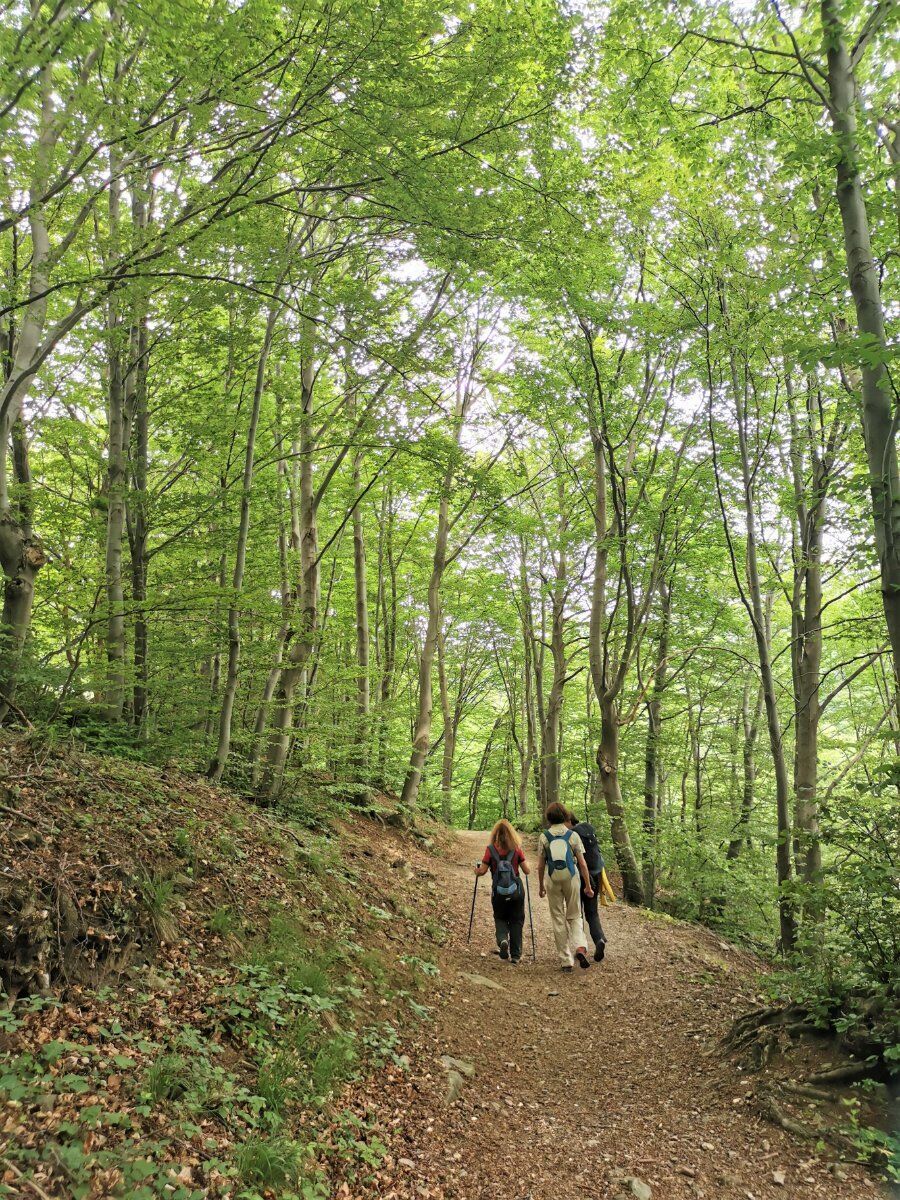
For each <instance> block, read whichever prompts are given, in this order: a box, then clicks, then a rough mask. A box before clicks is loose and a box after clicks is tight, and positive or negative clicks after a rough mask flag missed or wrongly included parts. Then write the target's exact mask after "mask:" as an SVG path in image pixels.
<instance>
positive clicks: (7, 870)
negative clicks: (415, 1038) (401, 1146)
mask: <svg viewBox="0 0 900 1200" xmlns="http://www.w3.org/2000/svg"><path fill="white" fill-rule="evenodd" d="M0 788H2V798H0V806H2V808H0V811H2V818H3V820H2V824H0V863H2V873H0V978H2V983H3V988H4V990H6V991H7V992H8V994H9V996H10V997H16V996H18V1000H17V1001H16V1003H15V1004H14V1005H13V1006H12V1007H11V1008H5V1009H4V1010H3V1013H2V1016H0V1195H9V1196H19V1195H21V1196H32V1197H33V1196H34V1195H35V1194H37V1195H39V1196H53V1197H78V1198H82V1197H92V1198H93V1197H101V1196H104V1197H105V1196H110V1197H112V1196H127V1197H129V1198H131V1200H142V1198H144V1197H155V1196H168V1197H172V1200H199V1198H200V1197H207V1196H210V1197H212V1196H233V1195H238V1194H240V1195H243V1196H250V1195H259V1194H263V1192H265V1190H266V1189H267V1188H274V1189H275V1190H276V1191H277V1194H278V1195H280V1196H288V1195H294V1194H298V1195H302V1196H303V1197H304V1200H308V1198H310V1197H317V1196H325V1195H329V1194H330V1183H329V1182H328V1181H329V1180H330V1179H332V1178H336V1177H340V1178H342V1179H347V1180H350V1181H352V1180H353V1179H354V1178H355V1177H356V1176H357V1175H358V1173H359V1172H364V1171H365V1170H366V1169H367V1164H370V1163H372V1162H374V1161H379V1160H380V1151H379V1148H378V1147H379V1143H378V1139H377V1138H374V1137H372V1136H371V1131H370V1130H369V1128H368V1127H367V1125H366V1124H365V1122H360V1121H358V1120H357V1119H356V1118H355V1117H354V1116H353V1115H352V1114H351V1113H350V1112H349V1111H348V1110H347V1109H346V1108H345V1107H343V1106H342V1101H341V1091H342V1088H344V1086H345V1085H346V1083H347V1081H348V1080H350V1079H352V1078H357V1077H360V1076H365V1075H366V1074H368V1073H370V1072H372V1071H376V1070H377V1071H380V1072H388V1073H391V1072H393V1071H399V1070H400V1069H401V1059H400V1057H399V1050H398V1045H399V1041H400V1039H401V1037H402V1035H403V1030H404V1029H405V1028H406V1027H407V1026H408V1024H409V1023H410V1021H411V1020H414V1019H418V1018H419V1017H421V1016H422V1015H423V1013H424V1009H422V1008H421V1007H420V998H421V997H420V993H421V992H422V990H423V984H424V983H426V982H427V975H425V974H423V971H427V970H429V962H430V959H431V956H432V955H433V953H434V948H435V945H436V944H437V942H439V941H440V940H441V939H442V937H443V936H444V935H443V930H442V926H441V924H440V922H439V914H440V909H441V905H440V903H439V899H438V897H437V895H436V892H435V885H434V883H433V881H432V882H429V863H430V859H429V858H428V855H427V852H426V851H425V850H423V849H422V848H421V846H422V842H421V836H422V835H420V837H419V838H418V839H417V838H416V837H413V836H412V835H411V834H401V833H399V832H396V831H392V830H390V829H389V828H388V827H387V826H386V825H384V824H383V823H382V821H381V820H379V819H376V818H375V817H373V816H371V815H370V816H368V817H363V816H360V817H359V818H358V819H356V820H353V821H346V820H345V821H343V822H336V821H334V820H333V819H324V820H323V821H322V823H321V824H320V825H318V826H317V827H316V828H312V829H311V828H305V827H304V826H303V825H302V824H300V823H298V822H296V821H294V822H290V823H289V822H287V821H286V820H285V819H284V818H282V817H280V816H278V815H276V814H274V813H272V812H267V811H266V810H264V809H261V808H259V807H257V806H255V805H253V804H250V803H248V802H247V801H245V800H243V799H241V798H239V797H237V796H234V795H230V794H228V793H227V792H224V791H220V790H218V789H215V788H213V787H210V786H209V785H207V784H206V783H205V782H203V781H200V780H198V779H197V778H196V777H192V776H189V775H185V774H182V773H180V772H178V771H176V770H155V769H152V768H148V767H145V766H138V765H135V764H133V763H130V762H126V761H122V760H120V759H115V758H108V757H99V756H93V755H89V754H85V753H83V752H81V751H80V750H75V749H73V748H58V749H48V748H46V747H43V746H40V745H36V744H31V743H29V742H25V743H22V744H18V745H16V744H7V745H6V746H4V748H3V753H2V761H0ZM387 815H389V814H387ZM392 864H396V869H392ZM410 864H414V866H415V870H416V872H417V882H416V887H415V895H414V896H412V895H411V894H410V893H411V885H410V882H409V878H408V877H409V876H410V875H411V874H412V872H413V867H412V866H411V865H410ZM413 901H414V904H413ZM296 1181H302V1182H296ZM267 1194H268V1193H267Z"/></svg>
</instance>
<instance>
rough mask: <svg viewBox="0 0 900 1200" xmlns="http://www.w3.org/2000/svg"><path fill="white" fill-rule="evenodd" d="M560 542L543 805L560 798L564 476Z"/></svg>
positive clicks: (565, 587)
mask: <svg viewBox="0 0 900 1200" xmlns="http://www.w3.org/2000/svg"><path fill="white" fill-rule="evenodd" d="M557 500H558V503H559V529H558V537H559V544H558V546H557V548H556V554H555V555H554V563H553V568H554V569H553V587H552V591H551V594H550V657H551V661H552V664H553V675H552V678H551V681H550V690H549V692H548V694H547V699H546V703H545V705H544V717H543V722H542V724H541V776H542V779H543V788H542V792H543V802H544V806H545V807H546V806H547V805H548V804H553V803H555V802H556V801H558V800H559V798H560V767H561V763H560V740H561V737H562V709H563V699H564V693H565V685H566V669H567V661H566V643H565V619H566V614H565V606H566V599H567V597H568V593H569V580H568V560H567V553H566V536H567V532H568V525H569V522H568V518H567V515H566V503H565V494H564V490H563V477H562V475H561V474H560V476H559V495H558V497H557Z"/></svg>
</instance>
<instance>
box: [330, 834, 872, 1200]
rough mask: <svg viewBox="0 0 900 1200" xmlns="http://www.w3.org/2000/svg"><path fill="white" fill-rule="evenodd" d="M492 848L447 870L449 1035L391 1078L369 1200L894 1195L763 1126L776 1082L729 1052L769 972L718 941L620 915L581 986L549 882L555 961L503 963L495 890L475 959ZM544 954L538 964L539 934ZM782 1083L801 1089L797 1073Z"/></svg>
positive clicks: (472, 846)
mask: <svg viewBox="0 0 900 1200" xmlns="http://www.w3.org/2000/svg"><path fill="white" fill-rule="evenodd" d="M485 840H486V838H485V835H484V834H483V833H464V834H460V835H459V836H458V838H457V841H456V843H455V847H454V849H453V851H452V852H451V854H450V855H449V856H448V857H446V858H445V859H444V860H443V862H442V863H441V864H439V866H438V871H439V873H440V876H443V878H438V879H437V881H436V882H437V883H438V885H439V887H440V889H441V890H442V893H443V895H444V896H446V900H447V906H448V907H449V908H450V909H451V910H452V912H451V913H449V914H448V913H445V919H446V917H447V916H452V919H453V923H454V927H455V929H456V930H457V931H458V932H457V934H456V935H455V936H454V940H453V943H452V944H451V945H450V946H449V947H448V948H447V949H446V952H445V953H444V955H443V958H442V962H441V979H440V981H439V984H438V986H437V988H436V992H437V995H436V997H435V1000H436V1001H437V1006H436V1012H435V1020H434V1022H433V1023H432V1024H430V1025H428V1026H426V1027H425V1031H424V1033H423V1035H422V1040H421V1043H420V1045H419V1046H418V1048H417V1050H416V1051H415V1053H414V1062H413V1072H412V1082H411V1083H408V1084H406V1085H405V1086H404V1085H401V1084H400V1083H397V1084H396V1085H395V1084H392V1083H391V1082H390V1081H389V1080H387V1081H386V1085H387V1087H386V1092H385V1095H384V1096H383V1097H381V1098H380V1099H379V1100H377V1101H376V1107H377V1109H378V1110H379V1111H380V1113H381V1121H380V1123H381V1124H382V1126H383V1127H384V1128H385V1130H386V1131H387V1132H388V1134H389V1137H388V1141H389V1145H390V1147H391V1151H392V1159H391V1161H390V1162H389V1163H388V1164H387V1168H386V1169H385V1170H384V1171H382V1172H380V1173H379V1177H378V1180H377V1181H376V1184H375V1185H374V1187H375V1190H374V1191H371V1192H368V1193H365V1194H367V1195H377V1196H379V1197H382V1198H384V1200H389V1198H393V1197H397V1198H405V1197H409V1196H420V1197H425V1198H443V1197H447V1198H454V1200H457V1198H458V1200H480V1198H482V1197H484V1198H487V1197H490V1198H491V1200H496V1198H497V1197H508V1198H509V1200H569V1198H572V1200H575V1198H578V1200H581V1198H582V1197H591V1198H592V1200H618V1198H619V1197H623V1198H626V1197H627V1198H628V1200H632V1198H634V1197H637V1198H638V1200H640V1198H641V1197H643V1198H644V1200H647V1197H648V1196H650V1195H651V1194H652V1197H653V1200H682V1198H684V1200H688V1198H696V1197H699V1198H703V1197H707V1198H711V1197H715V1198H716V1200H764V1198H765V1200H768V1198H769V1197H773V1198H774V1197H780V1198H782V1200H787V1198H790V1200H812V1198H814V1197H826V1196H827V1197H829V1198H830V1200H864V1198H865V1197H868V1196H871V1197H878V1196H881V1195H883V1194H884V1193H883V1192H882V1191H881V1189H880V1188H878V1186H877V1185H876V1184H875V1183H874V1182H873V1180H872V1179H871V1178H870V1177H869V1176H868V1175H867V1174H866V1173H865V1172H864V1171H862V1169H860V1168H858V1167H854V1166H852V1165H846V1164H844V1165H838V1164H836V1163H834V1162H833V1161H830V1159H833V1156H829V1155H826V1154H818V1153H816V1152H815V1150H814V1149H813V1148H812V1143H810V1142H804V1141H801V1140H799V1139H795V1138H794V1137H793V1136H791V1135H789V1134H786V1133H784V1132H783V1131H782V1130H780V1129H778V1128H776V1127H774V1126H773V1125H772V1124H770V1123H768V1122H767V1121H765V1120H764V1119H763V1118H762V1117H761V1116H760V1114H759V1111H758V1107H757V1102H756V1099H755V1091H756V1089H757V1088H758V1087H759V1086H760V1084H761V1082H763V1081H764V1080H765V1079H766V1074H763V1075H759V1074H745V1073H743V1072H742V1071H741V1070H740V1068H739V1066H738V1064H736V1063H735V1062H733V1061H732V1060H731V1059H729V1058H724V1057H723V1056H722V1054H721V1053H720V1051H719V1040H720V1038H721V1036H722V1035H723V1034H724V1033H725V1031H726V1030H727V1029H728V1027H729V1025H730V1023H731V1020H732V1018H733V1016H735V1015H737V1014H738V1013H740V1012H742V1011H746V1009H747V1008H748V1007H751V1006H752V1004H753V1003H754V991H753V988H754V981H753V972H754V968H755V964H754V961H753V959H752V958H751V957H750V956H748V955H746V954H744V953H743V952H741V951H739V950H737V949H736V948H735V947H733V946H731V945H729V944H728V943H724V942H722V941H721V940H720V939H719V938H718V937H717V936H716V935H715V934H713V933H710V932H708V931H705V930H701V929H698V928H695V927H693V926H687V925H681V924H675V923H672V922H669V921H666V920H662V919H659V918H656V919H654V918H652V917H648V916H647V915H646V914H644V913H642V912H640V911H638V910H635V909H629V908H627V907H625V906H624V905H616V906H615V907H613V908H605V909H602V910H601V913H602V919H603V922H604V927H605V929H606V931H607V936H608V939H609V950H608V954H607V959H606V961H605V962H604V963H603V964H601V965H593V964H592V966H591V969H590V970H588V971H581V970H578V969H576V970H575V972H574V973H573V974H571V975H568V974H563V973H562V972H560V970H559V969H558V966H557V965H556V961H555V954H554V949H553V944H552V935H551V931H550V922H549V917H548V914H547V909H546V901H541V900H539V899H538V896H537V877H536V874H535V875H533V876H532V880H533V885H534V886H533V887H532V896H531V899H532V907H533V913H534V927H535V936H536V942H537V961H536V962H535V963H532V962H530V961H527V962H525V961H523V964H522V965H521V966H520V967H517V968H514V967H512V966H510V965H509V964H508V963H505V962H501V961H500V959H499V958H497V957H496V956H495V955H493V954H492V953H491V950H492V948H493V944H494V942H493V926H492V922H491V916H490V901H489V898H488V889H487V888H486V887H484V881H483V882H482V884H481V885H479V889H478V890H479V895H478V903H477V907H476V918H475V930H474V933H473V937H472V945H471V947H466V944H465V932H466V927H467V924H468V913H469V905H470V903H471V897H472V882H473V879H472V874H471V864H472V863H473V861H475V860H476V859H477V858H480V856H481V853H482V851H483V848H484V845H485ZM530 860H531V861H532V863H533V861H534V855H533V852H532V854H531V855H530ZM433 862H434V860H432V864H433ZM526 944H527V946H528V951H529V952H530V939H529V938H528V927H527V922H526ZM473 976H474V977H475V978H473ZM485 981H486V982H485ZM491 985H495V986H491ZM441 1055H450V1056H452V1057H454V1058H456V1059H459V1060H461V1061H462V1062H463V1063H464V1064H471V1065H472V1066H474V1068H475V1070H474V1074H473V1075H472V1076H471V1077H468V1078H464V1079H460V1078H457V1079H455V1080H454V1091H458V1093H459V1094H458V1097H457V1098H456V1099H455V1100H454V1101H453V1103H452V1104H450V1105H448V1104H447V1103H446V1096H447V1084H448V1075H447V1072H446V1070H445V1067H444V1066H442V1065H441V1063H440V1057H441ZM771 1070H772V1072H773V1074H777V1075H781V1076H785V1075H787V1074H789V1073H790V1070H789V1068H788V1066H787V1065H786V1064H784V1063H781V1065H780V1067H779V1066H778V1065H776V1066H775V1067H773V1068H771ZM793 1070H794V1072H796V1071H797V1065H796V1064H795V1065H794V1068H793ZM800 1070H801V1072H802V1070H803V1068H802V1067H801V1068H800ZM386 1107H387V1108H388V1109H391V1108H392V1110H393V1111H392V1112H385V1108H386ZM832 1115H834V1114H832ZM642 1185H643V1186H642ZM646 1189H649V1191H648V1190H646ZM351 1194H353V1193H351Z"/></svg>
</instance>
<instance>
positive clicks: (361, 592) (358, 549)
mask: <svg viewBox="0 0 900 1200" xmlns="http://www.w3.org/2000/svg"><path fill="white" fill-rule="evenodd" d="M351 411H353V409H352V408H351ZM362 457H363V456H362V453H361V452H356V453H354V455H353V471H352V480H351V486H352V489H353V500H352V503H353V592H354V599H355V609H356V621H355V634H356V716H357V728H356V731H355V735H354V736H355V740H356V758H357V766H358V768H359V769H360V770H361V771H363V772H364V770H365V760H366V755H367V752H368V746H369V713H370V708H371V703H370V676H369V657H370V645H371V639H370V634H369V591H368V579H367V577H366V538H365V528H364V526H363V511H362V504H361V503H360V498H361V494H362Z"/></svg>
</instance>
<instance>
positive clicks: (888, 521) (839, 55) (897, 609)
mask: <svg viewBox="0 0 900 1200" xmlns="http://www.w3.org/2000/svg"><path fill="white" fill-rule="evenodd" d="M820 12H821V20H822V32H823V35H824V43H825V54H826V61H827V88H828V94H827V98H826V99H827V107H828V113H829V116H830V118H831V124H832V129H833V130H834V135H835V149H836V155H835V170H836V191H835V195H836V198H837V203H838V208H839V209H840V214H841V226H842V228H843V235H844V254H845V258H846V262H847V278H848V282H849V284H850V291H851V293H852V296H853V305H854V308H855V311H856V324H857V329H858V330H859V333H860V335H861V336H862V337H863V338H865V340H866V342H867V350H866V353H865V354H864V355H863V356H862V362H861V364H860V368H859V370H860V376H861V380H862V389H861V391H862V395H861V400H862V404H861V415H862V429H863V438H864V441H865V448H866V458H867V461H868V466H869V488H870V493H871V497H872V515H873V521H874V529H875V547H876V551H877V554H878V564H879V571H880V575H881V597H882V603H883V606H884V615H885V619H886V621H887V628H888V637H889V640H890V644H891V652H892V656H893V662H894V685H895V688H896V689H897V694H898V695H900V469H898V461H897V427H898V421H900V408H898V397H897V394H896V391H895V389H894V385H893V383H892V381H891V378H890V375H889V373H888V369H887V363H888V361H889V354H890V352H889V350H888V346H887V338H886V335H885V320H884V304H883V301H882V296H881V280H880V276H879V267H878V263H877V262H876V261H875V257H874V254H873V251H872V240H871V235H870V232H869V216H868V212H867V210H866V202H865V197H864V195H863V187H862V180H861V177H860V154H859V145H858V140H857V113H856V105H857V86H856V78H855V74H854V65H853V62H852V60H851V56H850V50H849V48H848V45H847V35H846V30H845V28H844V24H843V19H842V16H841V5H840V3H839V0H822V3H821V8H820ZM892 410H893V411H892Z"/></svg>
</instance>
